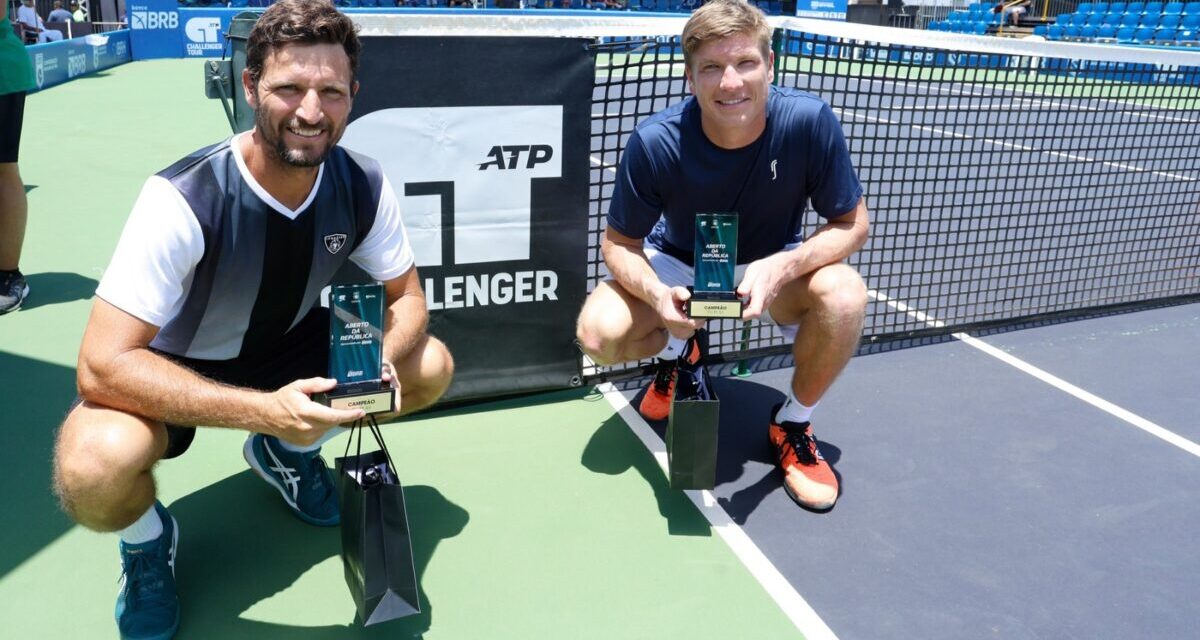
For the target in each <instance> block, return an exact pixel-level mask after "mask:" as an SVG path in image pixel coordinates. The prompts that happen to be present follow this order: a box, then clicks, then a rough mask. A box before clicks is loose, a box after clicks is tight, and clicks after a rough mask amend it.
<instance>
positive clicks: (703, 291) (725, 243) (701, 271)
mask: <svg viewBox="0 0 1200 640" xmlns="http://www.w3.org/2000/svg"><path fill="white" fill-rule="evenodd" d="M737 243H738V216H737V214H736V213H697V214H696V249H695V254H694V256H695V257H694V258H693V262H694V273H695V278H694V281H693V286H692V288H691V291H692V297H691V299H690V300H688V305H687V313H688V315H689V316H691V317H693V318H741V317H742V301H741V299H740V298H738V296H737V293H736V291H735V290H736V288H737V287H736V286H735V284H736V283H735V282H734V268H735V267H736V266H737Z"/></svg>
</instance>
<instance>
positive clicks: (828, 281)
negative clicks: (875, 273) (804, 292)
mask: <svg viewBox="0 0 1200 640" xmlns="http://www.w3.org/2000/svg"><path fill="white" fill-rule="evenodd" d="M809 287H810V289H811V291H812V294H813V296H814V297H815V298H816V299H817V300H818V301H819V305H820V306H821V308H823V309H824V310H825V311H826V313H830V314H833V315H835V316H838V317H857V316H861V315H863V313H865V311H866V307H867V286H866V284H865V283H864V282H863V279H862V276H860V275H858V272H857V271H855V270H854V269H853V268H852V267H850V266H848V265H844V264H835V265H830V266H828V267H825V268H823V269H821V270H819V271H818V272H817V273H815V274H814V275H813V278H812V281H811V283H810V285H809Z"/></svg>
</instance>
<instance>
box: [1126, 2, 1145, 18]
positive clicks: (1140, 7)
mask: <svg viewBox="0 0 1200 640" xmlns="http://www.w3.org/2000/svg"><path fill="white" fill-rule="evenodd" d="M1145 10H1146V3H1144V2H1130V3H1129V4H1127V5H1125V15H1131V14H1132V15H1135V16H1140V15H1142V12H1143V11H1145Z"/></svg>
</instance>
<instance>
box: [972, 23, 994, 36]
mask: <svg viewBox="0 0 1200 640" xmlns="http://www.w3.org/2000/svg"><path fill="white" fill-rule="evenodd" d="M989 26H991V25H989V24H988V23H986V22H976V23H975V27H974V29H973V31H974V32H975V35H977V36H986V35H987V32H988V27H989Z"/></svg>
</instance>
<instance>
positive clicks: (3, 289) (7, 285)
mask: <svg viewBox="0 0 1200 640" xmlns="http://www.w3.org/2000/svg"><path fill="white" fill-rule="evenodd" d="M20 279H21V272H20V271H0V294H6V293H9V290H11V289H15V288H16V286H17V283H18V281H19V280H20Z"/></svg>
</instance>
